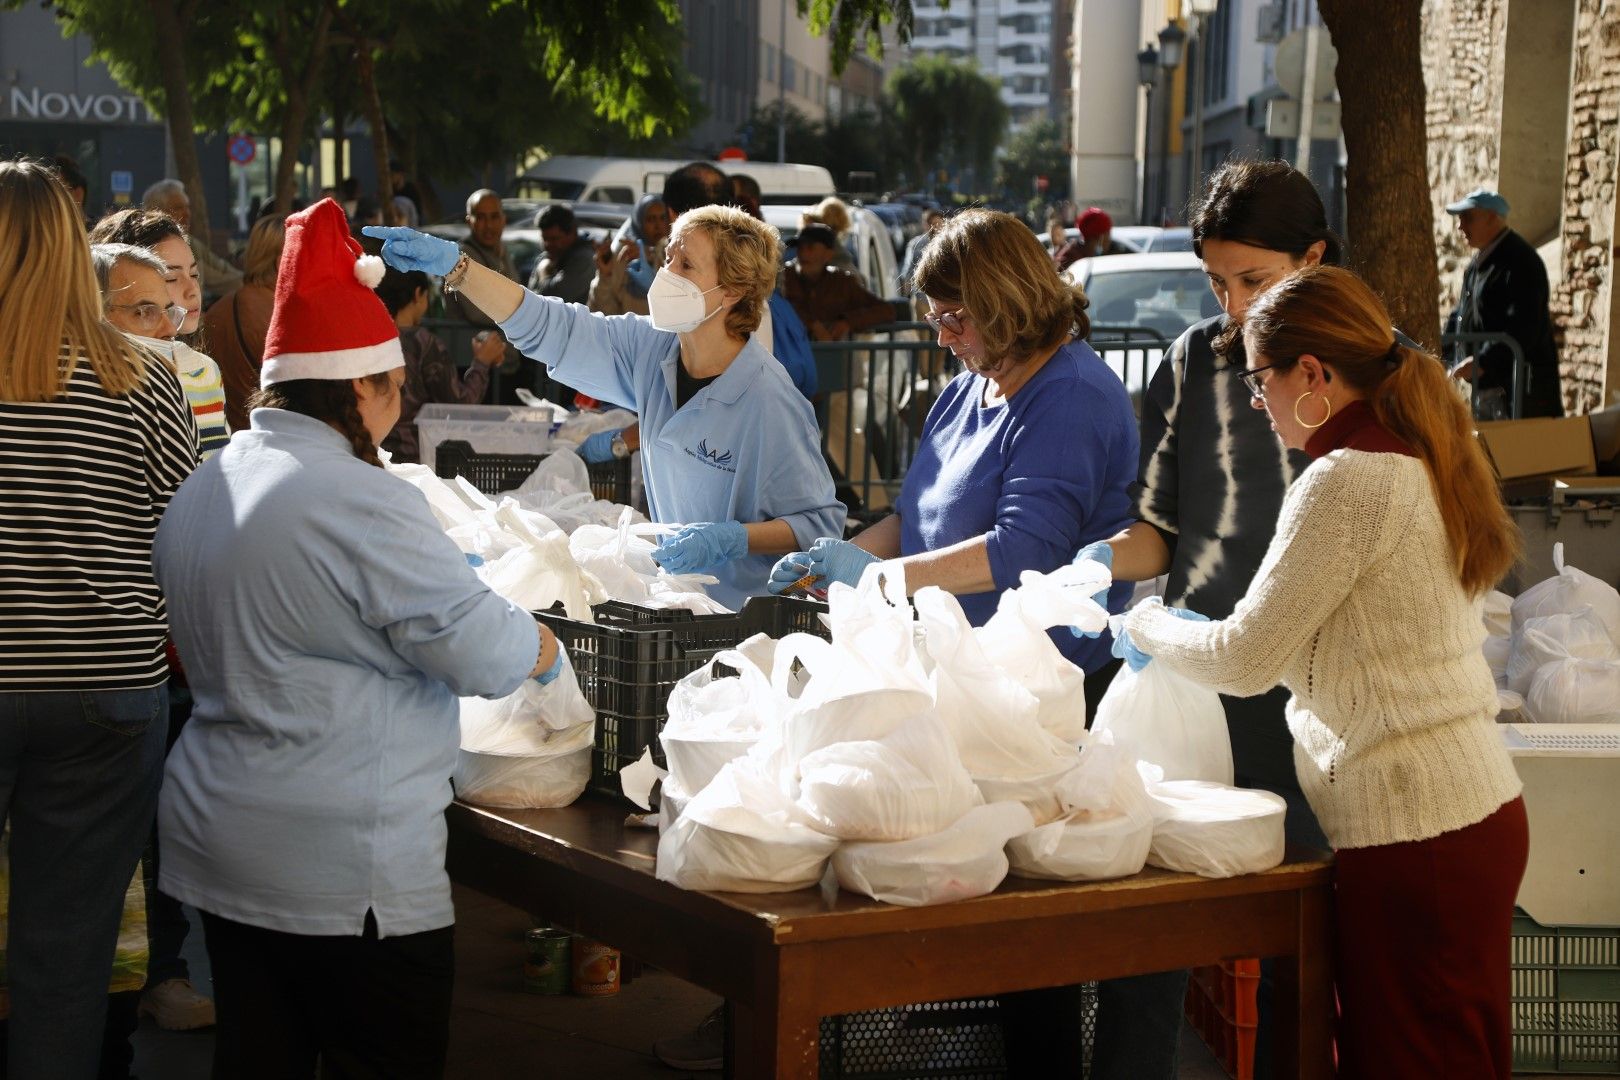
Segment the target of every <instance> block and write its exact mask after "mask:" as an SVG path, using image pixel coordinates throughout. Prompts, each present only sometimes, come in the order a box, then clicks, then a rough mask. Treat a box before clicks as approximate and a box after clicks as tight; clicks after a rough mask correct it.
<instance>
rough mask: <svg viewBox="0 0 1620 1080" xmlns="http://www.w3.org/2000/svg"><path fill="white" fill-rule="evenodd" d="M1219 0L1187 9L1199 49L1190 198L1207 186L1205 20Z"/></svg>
mask: <svg viewBox="0 0 1620 1080" xmlns="http://www.w3.org/2000/svg"><path fill="white" fill-rule="evenodd" d="M1220 6H1221V4H1220V0H1187V10H1188V12H1189V13H1190V14H1191V15H1192V25H1193V36H1194V37H1195V38H1197V39H1198V49H1197V51H1196V52H1194V53H1193V70H1192V79H1193V147H1192V162H1191V164H1192V168H1191V170H1189V175H1188V177H1187V197H1188V199H1189V200H1191V199H1194V198H1196V197H1197V196H1198V193H1199V190H1200V189H1201V188H1202V187H1203V186H1204V184H1203V179H1204V53H1205V51H1206V46H1205V42H1204V20H1205V19H1206V18H1208V17H1209V16H1211V15H1213V14H1215V9H1216V8H1218V7H1220Z"/></svg>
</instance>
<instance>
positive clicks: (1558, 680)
mask: <svg viewBox="0 0 1620 1080" xmlns="http://www.w3.org/2000/svg"><path fill="white" fill-rule="evenodd" d="M1524 711H1525V714H1526V716H1527V718H1528V719H1530V720H1532V721H1534V722H1535V723H1538V724H1613V723H1620V660H1583V659H1576V658H1571V659H1568V660H1554V661H1553V662H1552V663H1550V664H1543V665H1542V666H1541V668H1540V670H1538V671H1537V672H1536V674H1535V678H1533V679H1531V680H1530V693H1529V695H1528V696H1526V698H1525V702H1524Z"/></svg>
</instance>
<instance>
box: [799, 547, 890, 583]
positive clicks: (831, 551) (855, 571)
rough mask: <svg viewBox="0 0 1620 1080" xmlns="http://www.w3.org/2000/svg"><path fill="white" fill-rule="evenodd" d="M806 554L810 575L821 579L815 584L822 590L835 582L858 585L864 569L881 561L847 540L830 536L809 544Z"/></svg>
mask: <svg viewBox="0 0 1620 1080" xmlns="http://www.w3.org/2000/svg"><path fill="white" fill-rule="evenodd" d="M806 554H807V555H809V556H810V573H812V574H814V575H816V576H817V577H819V578H821V579H822V580H821V581H819V582H817V583H816V585H817V587H818V588H822V589H825V588H826V587H827V586H828V585H831V584H832V583H833V582H835V581H842V582H843V583H844V584H845V585H859V584H860V583H861V574H863V573H865V572H866V568H867V567H868V566H870V565H871V564H873V563H875V562H881V561H882V560H881V559H879V558H878V557H877V556H876V555H873V554H872V553H871V552H870V551H867V550H866V549H865V548H859V547H856V546H855V545H854V544H852V543H850V542H849V541H848V540H834V539H833V538H832V537H830V536H823V537H822V538H821V539H820V540H817V541H816V542H815V543H813V544H811V545H810V550H809V551H808V552H806Z"/></svg>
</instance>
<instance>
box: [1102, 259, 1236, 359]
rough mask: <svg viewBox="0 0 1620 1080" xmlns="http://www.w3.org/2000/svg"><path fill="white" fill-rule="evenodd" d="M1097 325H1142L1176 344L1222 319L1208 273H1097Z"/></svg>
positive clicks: (1166, 271) (1136, 271) (1188, 269)
mask: <svg viewBox="0 0 1620 1080" xmlns="http://www.w3.org/2000/svg"><path fill="white" fill-rule="evenodd" d="M1086 296H1087V297H1088V298H1089V299H1090V300H1091V307H1090V310H1089V314H1090V315H1091V321H1092V323H1093V324H1094V325H1096V326H1139V327H1144V328H1146V329H1150V330H1156V331H1158V332H1159V333H1160V334H1161V335H1163V336H1164V338H1165V340H1167V341H1174V340H1175V339H1176V338H1177V337H1179V336H1180V335H1181V332H1182V331H1183V330H1185V329H1187V327H1189V326H1191V325H1192V324H1193V323H1196V322H1201V321H1202V320H1204V319H1207V318H1209V317H1210V316H1211V315H1218V314H1220V310H1221V309H1220V305H1219V304H1218V303H1216V300H1215V295H1214V294H1213V293H1211V292H1210V291H1209V282H1208V281H1207V280H1206V279H1205V277H1204V273H1203V271H1202V270H1199V269H1196V268H1192V267H1189V268H1187V269H1184V270H1127V271H1120V272H1116V273H1109V274H1101V273H1093V274H1092V275H1091V280H1090V281H1088V282H1086Z"/></svg>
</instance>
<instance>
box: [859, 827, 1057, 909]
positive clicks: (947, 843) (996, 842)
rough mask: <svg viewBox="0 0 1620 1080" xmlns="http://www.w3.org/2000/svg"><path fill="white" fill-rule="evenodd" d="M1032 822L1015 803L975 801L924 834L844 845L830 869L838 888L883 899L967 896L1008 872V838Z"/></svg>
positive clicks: (938, 900) (911, 903) (909, 903)
mask: <svg viewBox="0 0 1620 1080" xmlns="http://www.w3.org/2000/svg"><path fill="white" fill-rule="evenodd" d="M1034 824H1035V822H1034V819H1032V818H1031V817H1030V816H1029V811H1028V810H1026V809H1025V808H1024V807H1023V806H1022V805H1021V804H1019V803H992V804H991V805H989V806H976V807H974V808H973V809H972V810H969V811H968V812H967V813H966V814H964V815H962V817H961V818H959V819H958V820H957V821H956V822H955V823H954V824H952V825H951V826H950V827H949V828H947V829H945V830H943V831H941V832H937V833H933V834H931V835H929V836H922V837H918V838H917V839H915V840H901V841H898V842H895V843H854V844H845V845H844V846H843V847H841V848H839V849H838V851H837V852H836V853H835V854H834V855H833V858H832V862H833V872H834V873H835V874H837V875H838V884H839V885H840V886H841V887H842V888H845V889H848V890H849V891H850V892H854V893H860V894H861V895H862V896H870V897H871V898H872V899H874V900H882V901H883V902H884V903H888V904H900V905H902V906H905V907H921V906H923V905H925V904H946V903H949V902H951V901H952V900H967V899H969V898H971V897H975V896H983V895H984V894H985V893H988V892H992V891H994V890H995V887H996V886H997V885H1000V884H1001V882H1002V880H1003V879H1004V878H1006V876H1007V855H1006V852H1005V850H1004V849H1005V847H1006V845H1007V841H1009V840H1011V839H1012V838H1013V837H1015V836H1017V835H1019V834H1020V833H1026V832H1028V831H1029V830H1030V829H1031V828H1032V827H1033V826H1034Z"/></svg>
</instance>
